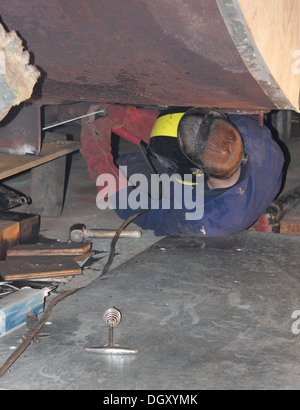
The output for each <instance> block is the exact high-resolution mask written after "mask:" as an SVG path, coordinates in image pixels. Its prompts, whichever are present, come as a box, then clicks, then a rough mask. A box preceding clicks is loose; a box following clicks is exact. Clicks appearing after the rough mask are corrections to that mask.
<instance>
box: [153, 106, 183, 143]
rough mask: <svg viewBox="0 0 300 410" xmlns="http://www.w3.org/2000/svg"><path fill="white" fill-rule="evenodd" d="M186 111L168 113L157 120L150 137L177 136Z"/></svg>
mask: <svg viewBox="0 0 300 410" xmlns="http://www.w3.org/2000/svg"><path fill="white" fill-rule="evenodd" d="M184 114H185V112H179V113H174V114H166V115H162V116H161V117H159V118H157V120H156V121H155V123H154V125H153V128H152V131H151V134H150V138H152V137H158V136H162V137H175V138H177V131H178V125H179V122H180V120H181V118H182V117H183V116H184Z"/></svg>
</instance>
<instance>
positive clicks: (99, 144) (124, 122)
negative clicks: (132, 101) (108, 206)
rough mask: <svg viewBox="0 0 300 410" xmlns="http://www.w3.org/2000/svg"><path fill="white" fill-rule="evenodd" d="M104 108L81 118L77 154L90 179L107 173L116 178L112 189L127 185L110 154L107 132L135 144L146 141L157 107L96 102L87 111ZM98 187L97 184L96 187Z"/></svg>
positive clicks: (108, 134)
mask: <svg viewBox="0 0 300 410" xmlns="http://www.w3.org/2000/svg"><path fill="white" fill-rule="evenodd" d="M102 107H104V108H107V110H108V115H107V116H106V117H105V118H99V119H97V120H95V118H94V117H93V116H91V117H86V118H84V119H82V131H81V142H82V148H81V154H82V156H83V157H84V158H85V160H86V162H87V164H88V172H89V174H90V176H91V178H92V179H94V180H95V181H96V180H97V178H98V176H99V175H102V174H110V175H113V176H114V178H115V180H116V184H115V185H116V187H115V190H116V191H119V190H120V189H122V188H125V187H126V186H128V185H129V183H128V181H127V179H126V178H125V177H123V175H122V174H120V173H119V170H118V168H117V167H116V165H115V164H114V161H113V156H112V154H111V133H112V132H114V133H115V134H117V135H119V136H120V137H122V138H125V139H127V140H128V141H130V142H132V143H133V144H136V145H138V144H139V143H140V141H141V140H143V141H145V142H148V141H149V137H150V133H151V130H152V127H153V124H154V122H155V120H156V118H157V115H158V111H157V110H151V109H142V108H136V107H131V106H120V105H108V104H101V105H100V104H99V105H93V106H91V107H90V109H89V112H93V111H97V110H99V109H100V108H102ZM98 188H99V189H100V187H98Z"/></svg>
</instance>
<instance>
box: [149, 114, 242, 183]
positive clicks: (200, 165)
mask: <svg viewBox="0 0 300 410" xmlns="http://www.w3.org/2000/svg"><path fill="white" fill-rule="evenodd" d="M192 117H194V118H196V121H194V125H193V127H192V128H191V127H190V128H189V124H188V123H189V122H193V120H191V118H192ZM188 118H189V119H188ZM221 125H222V129H223V130H224V127H225V128H226V127H227V128H228V132H231V133H233V134H234V135H235V136H236V139H237V142H236V146H237V152H236V155H233V161H231V162H230V161H229V162H228V164H227V165H228V167H227V169H226V172H225V173H224V171H222V172H218V170H217V169H216V168H215V169H214V168H213V167H211V166H207V165H206V163H205V162H208V161H203V158H205V155H204V154H205V146H206V143H207V141H208V140H209V137H210V135H211V133H212V131H213V130H214V129H216V131H218V126H221ZM161 137H164V138H161ZM187 140H190V141H187ZM149 148H150V150H151V151H152V152H153V153H154V154H155V156H156V157H157V159H158V160H159V161H160V163H161V164H162V165H163V166H164V167H165V168H167V169H168V170H169V171H173V172H180V173H181V174H183V173H191V172H192V173H194V172H202V173H204V175H205V177H206V179H208V178H209V176H213V177H215V178H220V179H227V178H229V177H230V176H231V175H232V174H233V173H234V172H235V171H236V170H237V169H238V167H239V166H240V165H241V164H242V163H245V162H246V158H247V156H246V155H245V153H244V147H243V141H242V138H241V136H240V133H239V131H238V130H237V129H236V128H235V126H234V125H233V124H232V123H231V122H230V121H229V119H228V117H227V115H226V114H225V113H223V112H222V111H220V110H217V109H212V108H176V109H173V110H172V111H171V112H170V111H169V112H163V113H162V114H161V115H160V116H159V117H158V119H157V120H156V122H155V124H154V126H153V129H152V132H151V136H150V144H149ZM214 156H215V158H213V157H214ZM210 158H211V159H212V160H214V161H215V163H218V161H219V157H218V155H214V152H212V153H211V154H210ZM208 165H209V164H208ZM212 170H213V171H214V172H212Z"/></svg>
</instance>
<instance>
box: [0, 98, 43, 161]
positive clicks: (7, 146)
mask: <svg viewBox="0 0 300 410" xmlns="http://www.w3.org/2000/svg"><path fill="white" fill-rule="evenodd" d="M40 148H41V116H40V106H39V105H38V104H21V105H19V106H16V107H13V108H12V109H11V110H10V112H9V113H8V115H7V116H6V117H5V118H4V119H3V120H2V121H1V122H0V152H3V153H8V154H16V155H25V154H33V155H34V154H38V153H39V152H40Z"/></svg>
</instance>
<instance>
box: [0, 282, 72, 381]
mask: <svg viewBox="0 0 300 410" xmlns="http://www.w3.org/2000/svg"><path fill="white" fill-rule="evenodd" d="M77 290H79V288H77V289H71V290H67V291H65V292H63V293H61V294H60V295H58V296H57V297H56V298H55V299H53V300H52V301H51V302H50V304H49V306H48V307H47V309H46V310H45V312H44V314H43V316H42V317H41V319H40V320H39V321H38V322H37V324H36V325H35V326H34V327H33V328H32V329H31V330H30V331H29V332H28V333H27V335H26V336H25V339H24V341H23V342H22V344H20V346H19V347H18V348H17V349H16V350H15V351H14V352H13V354H12V355H11V356H10V357H9V358H8V359H7V360H6V362H5V363H4V364H3V366H2V367H1V368H0V379H1V377H2V376H3V375H4V374H5V373H6V372H7V371H8V370H9V369H10V367H11V366H12V365H13V364H14V362H15V361H16V360H17V359H18V358H19V357H20V356H21V354H22V353H24V351H25V350H26V349H27V347H28V346H29V345H30V343H31V341H32V339H33V338H34V337H35V335H36V334H37V333H38V332H39V330H40V329H41V328H42V326H43V325H44V324H45V322H46V320H47V319H48V317H49V316H50V314H51V312H52V309H53V308H54V306H55V305H56V304H57V303H58V302H59V301H61V300H62V299H64V298H66V297H67V296H69V295H72V294H73V293H75V292H76V291H77Z"/></svg>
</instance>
